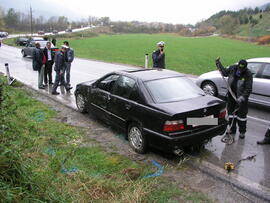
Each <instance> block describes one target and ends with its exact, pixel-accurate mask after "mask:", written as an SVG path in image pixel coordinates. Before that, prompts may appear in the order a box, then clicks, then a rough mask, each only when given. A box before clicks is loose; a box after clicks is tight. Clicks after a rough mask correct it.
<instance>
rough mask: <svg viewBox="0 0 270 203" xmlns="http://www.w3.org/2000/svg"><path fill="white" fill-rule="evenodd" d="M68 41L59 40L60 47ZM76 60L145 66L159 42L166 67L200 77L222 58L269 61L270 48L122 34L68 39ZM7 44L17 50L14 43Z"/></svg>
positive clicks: (203, 39) (226, 60) (226, 61)
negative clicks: (146, 57) (267, 58)
mask: <svg viewBox="0 0 270 203" xmlns="http://www.w3.org/2000/svg"><path fill="white" fill-rule="evenodd" d="M64 40H66V39H61V40H60V39H58V40H57V45H58V47H60V46H61V44H62V42H63V41H64ZM67 40H68V41H69V42H70V45H71V47H72V48H73V49H74V50H75V56H76V57H81V58H88V59H96V60H101V61H106V62H113V63H123V64H131V65H135V66H142V67H143V66H144V56H145V54H146V53H148V54H149V58H150V60H149V62H150V63H149V66H152V59H151V54H152V52H153V51H154V50H155V49H156V46H155V44H156V43H157V42H158V41H161V40H163V41H165V42H166V48H165V51H166V66H167V68H168V69H172V70H176V71H178V72H183V73H190V74H194V75H200V74H202V73H205V72H208V71H211V70H214V69H215V59H216V58H217V57H218V56H220V57H221V61H222V62H223V63H224V65H226V66H227V65H230V64H232V63H235V62H237V61H239V60H240V59H242V58H244V59H247V58H255V57H269V55H270V47H269V46H259V45H256V44H252V43H248V42H243V41H239V40H233V39H226V38H221V37H198V38H191V37H181V36H178V35H173V34H119V35H100V36H98V37H92V38H81V39H80V38H76V39H67ZM4 42H5V43H6V44H9V45H13V46H14V39H7V40H5V41H4Z"/></svg>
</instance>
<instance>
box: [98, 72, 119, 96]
mask: <svg viewBox="0 0 270 203" xmlns="http://www.w3.org/2000/svg"><path fill="white" fill-rule="evenodd" d="M118 78H119V75H116V74H113V75H109V76H107V77H106V78H104V79H103V80H101V81H99V82H98V84H97V88H99V89H102V90H105V91H108V92H111V91H112V88H113V86H114V84H115V82H116V81H117V79H118Z"/></svg>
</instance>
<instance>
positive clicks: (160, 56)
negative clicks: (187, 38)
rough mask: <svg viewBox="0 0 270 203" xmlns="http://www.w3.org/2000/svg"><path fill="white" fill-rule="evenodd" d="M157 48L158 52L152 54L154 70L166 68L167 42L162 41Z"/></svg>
mask: <svg viewBox="0 0 270 203" xmlns="http://www.w3.org/2000/svg"><path fill="white" fill-rule="evenodd" d="M157 46H158V50H156V51H154V52H153V54H152V59H153V68H165V52H164V46H165V42H163V41H160V42H158V43H157Z"/></svg>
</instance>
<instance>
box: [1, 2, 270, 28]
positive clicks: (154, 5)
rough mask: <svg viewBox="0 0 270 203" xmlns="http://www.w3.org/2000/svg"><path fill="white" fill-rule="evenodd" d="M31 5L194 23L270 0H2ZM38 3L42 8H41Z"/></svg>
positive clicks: (81, 14)
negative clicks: (224, 11)
mask: <svg viewBox="0 0 270 203" xmlns="http://www.w3.org/2000/svg"><path fill="white" fill-rule="evenodd" d="M5 2H6V4H12V2H14V5H18V2H20V3H21V4H20V5H24V6H25V7H27V8H28V7H29V4H32V7H34V8H33V9H34V10H35V11H36V12H37V11H38V10H39V9H43V10H44V9H46V6H44V5H47V8H50V11H53V12H55V13H56V14H57V13H58V14H59V15H63V14H65V15H66V16H69V17H70V16H76V18H77V19H80V18H85V17H87V16H89V15H92V16H97V17H102V16H108V17H110V18H111V20H114V21H116V20H122V21H131V20H138V21H146V22H166V23H181V24H188V23H190V24H195V23H196V22H198V21H200V20H202V19H207V18H208V17H210V16H211V15H213V14H215V13H217V12H219V11H221V10H239V9H242V8H245V7H253V8H254V7H255V6H262V5H263V4H265V3H268V2H270V0H185V1H183V0H133V1H131V0H16V1H15V0H0V3H1V4H0V5H1V6H3V5H4V4H5ZM38 3H39V5H40V7H41V8H38Z"/></svg>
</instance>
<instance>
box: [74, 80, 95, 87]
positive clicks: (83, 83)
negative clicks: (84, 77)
mask: <svg viewBox="0 0 270 203" xmlns="http://www.w3.org/2000/svg"><path fill="white" fill-rule="evenodd" d="M96 81H97V80H90V81H86V82H82V83H79V84H78V85H77V86H90V85H92V84H93V83H94V82H96Z"/></svg>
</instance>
